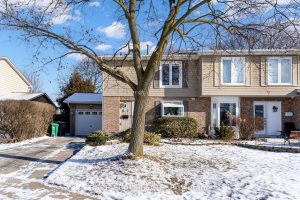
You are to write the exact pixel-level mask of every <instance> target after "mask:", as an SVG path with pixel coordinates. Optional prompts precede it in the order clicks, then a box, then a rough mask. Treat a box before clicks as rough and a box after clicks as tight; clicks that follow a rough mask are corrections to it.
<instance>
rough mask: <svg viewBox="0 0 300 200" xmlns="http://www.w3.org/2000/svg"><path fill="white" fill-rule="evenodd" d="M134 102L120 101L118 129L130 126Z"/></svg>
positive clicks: (121, 129) (122, 129) (123, 129)
mask: <svg viewBox="0 0 300 200" xmlns="http://www.w3.org/2000/svg"><path fill="white" fill-rule="evenodd" d="M133 108H134V102H132V101H121V102H120V131H125V130H127V129H129V128H131V125H132V120H133Z"/></svg>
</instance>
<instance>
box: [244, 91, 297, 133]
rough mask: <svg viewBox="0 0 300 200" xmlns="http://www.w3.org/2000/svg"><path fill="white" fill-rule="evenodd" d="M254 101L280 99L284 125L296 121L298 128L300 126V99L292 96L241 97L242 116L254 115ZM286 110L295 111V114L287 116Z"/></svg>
mask: <svg viewBox="0 0 300 200" xmlns="http://www.w3.org/2000/svg"><path fill="white" fill-rule="evenodd" d="M254 101H280V102H281V119H282V127H283V124H284V123H285V122H294V123H295V125H296V128H300V113H299V112H300V99H299V98H290V97H241V98H240V107H241V118H243V117H245V116H246V115H247V116H253V102H254ZM285 112H293V113H294V115H293V116H291V117H286V116H285Z"/></svg>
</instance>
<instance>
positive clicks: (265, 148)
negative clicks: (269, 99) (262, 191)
mask: <svg viewBox="0 0 300 200" xmlns="http://www.w3.org/2000/svg"><path fill="white" fill-rule="evenodd" d="M160 143H162V144H171V145H183V146H210V145H234V146H238V147H244V148H248V149H256V150H261V151H270V152H277V153H278V152H283V153H300V148H290V147H269V146H257V145H252V144H241V143H235V142H213V143H206V144H195V143H181V142H160Z"/></svg>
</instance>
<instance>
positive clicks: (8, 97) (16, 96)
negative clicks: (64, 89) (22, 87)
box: [0, 92, 44, 100]
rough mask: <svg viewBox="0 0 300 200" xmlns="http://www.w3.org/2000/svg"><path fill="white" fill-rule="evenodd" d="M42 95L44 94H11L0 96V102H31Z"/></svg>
mask: <svg viewBox="0 0 300 200" xmlns="http://www.w3.org/2000/svg"><path fill="white" fill-rule="evenodd" d="M42 95H44V93H26V92H12V93H8V94H4V95H1V96H0V100H32V99H35V98H37V97H40V96H42Z"/></svg>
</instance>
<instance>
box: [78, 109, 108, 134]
mask: <svg viewBox="0 0 300 200" xmlns="http://www.w3.org/2000/svg"><path fill="white" fill-rule="evenodd" d="M75 119H76V126H75V135H83V136H84V135H88V134H89V133H91V132H93V131H97V130H101V129H102V112H101V110H96V109H90V110H77V111H76V116H75Z"/></svg>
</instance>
